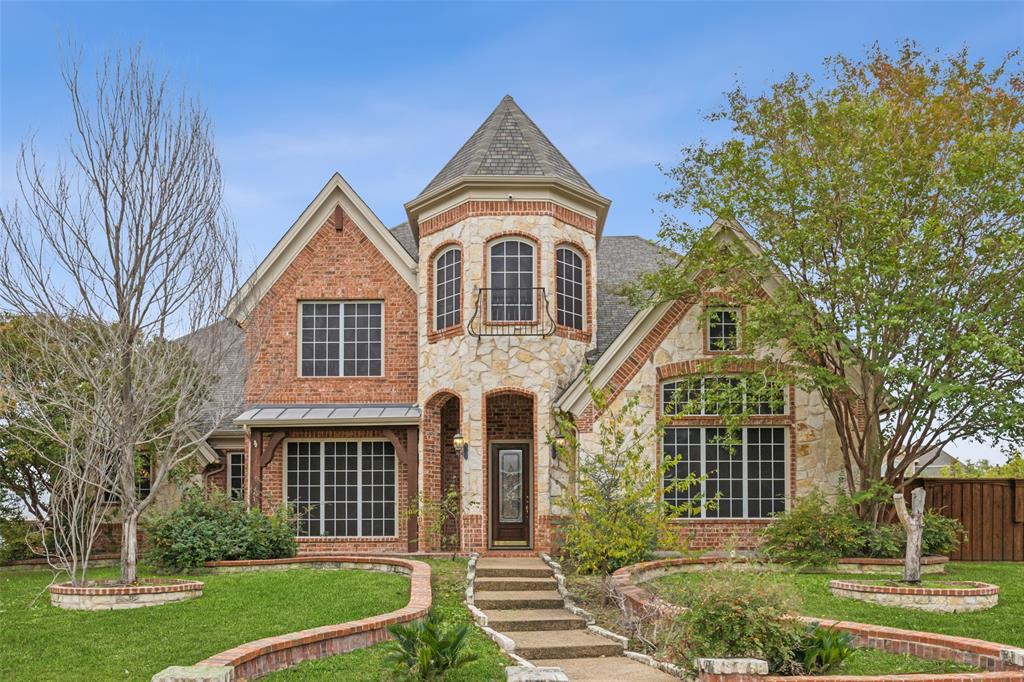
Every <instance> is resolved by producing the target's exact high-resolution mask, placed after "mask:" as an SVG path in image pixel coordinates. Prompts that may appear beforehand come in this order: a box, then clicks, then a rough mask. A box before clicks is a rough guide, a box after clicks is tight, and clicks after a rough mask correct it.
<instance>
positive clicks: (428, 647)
mask: <svg viewBox="0 0 1024 682" xmlns="http://www.w3.org/2000/svg"><path fill="white" fill-rule="evenodd" d="M469 627H470V626H469V625H468V624H466V623H463V624H462V625H458V626H455V627H450V628H443V627H442V619H441V617H440V616H439V615H438V614H437V612H436V611H434V610H433V609H431V610H430V611H428V612H427V617H426V618H424V619H423V620H420V621H415V622H413V623H410V624H409V625H392V626H391V627H389V628H388V631H389V632H390V633H391V634H392V636H393V637H394V638H395V639H394V641H393V642H392V643H391V644H390V645H389V650H388V653H387V659H386V660H387V661H388V662H389V663H391V664H392V665H393V666H394V667H395V668H397V669H398V670H399V671H400V672H401V674H403V675H405V676H406V677H407V678H408V679H412V680H418V681H419V682H440V680H444V679H445V676H446V675H447V674H448V672H449V671H452V670H457V669H458V668H461V667H462V666H464V665H466V664H467V663H470V662H471V661H475V660H476V659H477V656H476V654H473V653H469V652H466V651H463V649H464V648H465V646H466V636H467V635H468V634H469Z"/></svg>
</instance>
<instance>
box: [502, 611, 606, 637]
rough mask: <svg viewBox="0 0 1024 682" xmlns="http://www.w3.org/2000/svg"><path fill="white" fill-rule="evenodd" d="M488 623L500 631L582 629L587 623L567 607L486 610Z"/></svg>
mask: <svg viewBox="0 0 1024 682" xmlns="http://www.w3.org/2000/svg"><path fill="white" fill-rule="evenodd" d="M484 613H485V614H486V615H487V625H488V626H490V627H492V628H494V629H495V630H497V631H498V632H514V631H522V630H548V631H550V630H582V629H583V628H585V627H586V625H587V623H586V621H584V620H583V619H582V618H581V617H579V616H576V615H573V614H571V613H569V612H568V611H566V610H565V609H496V610H492V611H485V612H484Z"/></svg>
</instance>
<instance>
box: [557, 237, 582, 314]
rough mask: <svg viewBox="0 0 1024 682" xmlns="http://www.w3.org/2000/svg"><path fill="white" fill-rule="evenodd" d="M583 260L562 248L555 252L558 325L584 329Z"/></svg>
mask: <svg viewBox="0 0 1024 682" xmlns="http://www.w3.org/2000/svg"><path fill="white" fill-rule="evenodd" d="M583 277H584V276H583V258H582V257H581V256H580V255H579V254H578V253H576V251H575V250H573V249H570V248H567V247H561V248H559V249H558V250H557V251H556V252H555V297H556V302H557V307H558V324H560V325H562V326H564V327H572V328H573V329H583Z"/></svg>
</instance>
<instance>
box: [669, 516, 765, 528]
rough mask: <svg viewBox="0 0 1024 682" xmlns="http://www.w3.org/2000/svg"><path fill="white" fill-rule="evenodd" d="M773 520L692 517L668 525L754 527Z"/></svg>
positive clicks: (676, 520) (674, 520)
mask: <svg viewBox="0 0 1024 682" xmlns="http://www.w3.org/2000/svg"><path fill="white" fill-rule="evenodd" d="M774 520H775V519H774V518H772V517H767V518H757V517H748V516H744V517H741V518H734V519H724V518H714V519H706V518H702V517H700V516H693V517H690V518H685V519H669V523H673V524H679V525H681V526H682V525H686V524H690V523H694V522H699V523H742V524H751V525H755V524H761V523H771V522H772V521H774Z"/></svg>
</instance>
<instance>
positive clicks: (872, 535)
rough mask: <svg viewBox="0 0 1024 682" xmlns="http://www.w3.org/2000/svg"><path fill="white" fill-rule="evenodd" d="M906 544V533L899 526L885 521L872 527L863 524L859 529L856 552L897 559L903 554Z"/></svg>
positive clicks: (862, 554)
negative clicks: (859, 535) (859, 539)
mask: <svg viewBox="0 0 1024 682" xmlns="http://www.w3.org/2000/svg"><path fill="white" fill-rule="evenodd" d="M906 546H907V534H906V532H905V531H904V530H903V528H902V527H901V526H897V525H894V524H891V523H887V524H882V525H880V526H874V527H872V526H871V525H870V524H865V525H864V526H863V528H862V529H861V544H860V549H859V551H858V552H856V554H857V555H858V556H867V557H874V558H876V559H898V558H899V557H901V556H903V554H904V552H905V551H906Z"/></svg>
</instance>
